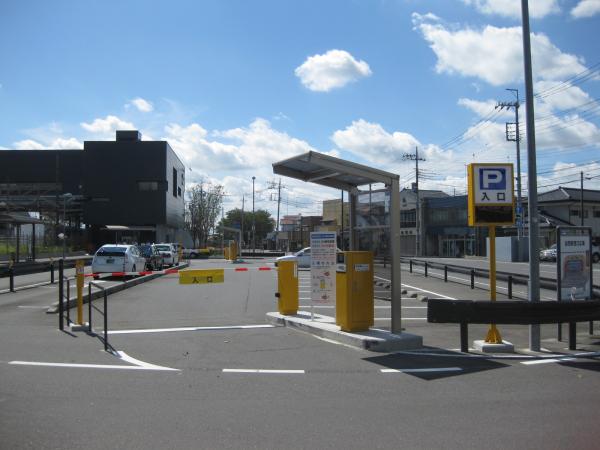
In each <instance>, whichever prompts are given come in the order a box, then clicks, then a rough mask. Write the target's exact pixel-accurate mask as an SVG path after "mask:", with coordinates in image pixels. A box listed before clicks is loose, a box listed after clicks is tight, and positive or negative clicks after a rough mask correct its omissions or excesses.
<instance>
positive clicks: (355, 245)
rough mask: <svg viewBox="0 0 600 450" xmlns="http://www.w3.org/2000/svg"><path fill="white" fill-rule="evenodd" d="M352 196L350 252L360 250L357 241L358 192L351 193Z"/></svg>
mask: <svg viewBox="0 0 600 450" xmlns="http://www.w3.org/2000/svg"><path fill="white" fill-rule="evenodd" d="M349 196H350V210H349V211H348V212H349V213H350V251H353V250H358V242H357V239H356V203H357V199H358V195H357V193H356V192H349Z"/></svg>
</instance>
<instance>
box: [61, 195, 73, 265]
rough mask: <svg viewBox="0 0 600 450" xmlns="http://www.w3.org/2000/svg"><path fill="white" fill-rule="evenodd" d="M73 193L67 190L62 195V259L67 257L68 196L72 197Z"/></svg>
mask: <svg viewBox="0 0 600 450" xmlns="http://www.w3.org/2000/svg"><path fill="white" fill-rule="evenodd" d="M71 197H72V194H71V193H70V192H66V193H64V194H63V195H62V198H63V225H62V233H60V234H59V235H58V237H59V238H60V239H62V259H65V247H66V244H67V234H66V230H65V227H66V224H67V198H69V199H70V198H71Z"/></svg>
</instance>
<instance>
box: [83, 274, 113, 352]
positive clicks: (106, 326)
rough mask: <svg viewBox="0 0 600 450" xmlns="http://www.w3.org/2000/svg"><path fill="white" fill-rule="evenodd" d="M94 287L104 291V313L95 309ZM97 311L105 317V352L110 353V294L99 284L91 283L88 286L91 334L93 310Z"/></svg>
mask: <svg viewBox="0 0 600 450" xmlns="http://www.w3.org/2000/svg"><path fill="white" fill-rule="evenodd" d="M92 286H93V287H95V288H97V289H100V290H101V291H102V295H103V297H104V312H102V311H100V310H98V309H96V308H94V307H93V304H92V303H93V299H92ZM94 309H96V311H98V312H99V313H101V314H103V316H104V351H106V352H107V351H108V348H109V347H110V345H109V344H108V294H107V293H106V289H105V288H103V287H102V286H100V285H99V284H98V283H94V282H93V281H90V283H89V284H88V322H89V327H90V333H92V332H93V331H92V310H94ZM111 350H112V347H111Z"/></svg>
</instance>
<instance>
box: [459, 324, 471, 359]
mask: <svg viewBox="0 0 600 450" xmlns="http://www.w3.org/2000/svg"><path fill="white" fill-rule="evenodd" d="M460 351H461V352H463V353H469V324H468V323H467V322H461V323H460Z"/></svg>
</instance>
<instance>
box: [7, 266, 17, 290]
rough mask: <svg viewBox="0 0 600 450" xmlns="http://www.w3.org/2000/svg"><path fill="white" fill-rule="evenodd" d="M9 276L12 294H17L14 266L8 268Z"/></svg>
mask: <svg viewBox="0 0 600 450" xmlns="http://www.w3.org/2000/svg"><path fill="white" fill-rule="evenodd" d="M8 276H9V279H8V287H9V290H10V292H15V269H14V267H13V266H12V264H11V266H10V267H9V268H8Z"/></svg>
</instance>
